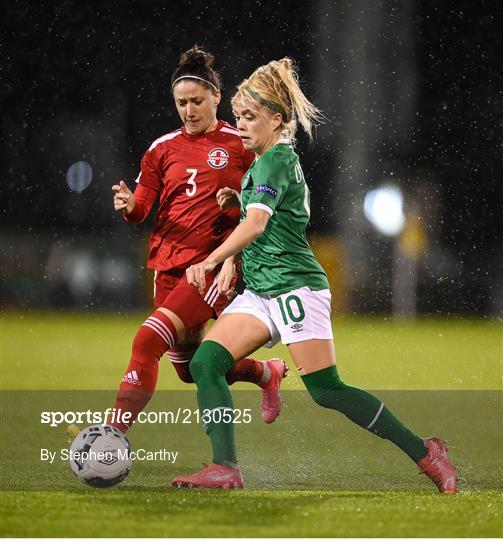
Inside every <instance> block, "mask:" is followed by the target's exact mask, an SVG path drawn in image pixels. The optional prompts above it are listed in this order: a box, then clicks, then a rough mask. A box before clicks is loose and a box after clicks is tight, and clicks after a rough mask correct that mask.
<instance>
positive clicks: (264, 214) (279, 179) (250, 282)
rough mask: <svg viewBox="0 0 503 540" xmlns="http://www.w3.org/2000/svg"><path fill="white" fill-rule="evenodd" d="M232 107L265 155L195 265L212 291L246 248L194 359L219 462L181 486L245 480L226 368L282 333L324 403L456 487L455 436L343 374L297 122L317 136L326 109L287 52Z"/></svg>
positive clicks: (442, 483)
mask: <svg viewBox="0 0 503 540" xmlns="http://www.w3.org/2000/svg"><path fill="white" fill-rule="evenodd" d="M232 106H233V110H234V114H235V116H236V119H237V128H238V130H239V132H240V136H241V139H242V141H243V145H244V147H245V148H246V149H247V150H252V151H253V152H255V155H256V158H255V161H254V162H253V164H252V165H251V167H250V168H249V169H248V171H247V173H246V174H245V176H244V177H243V180H242V184H241V223H240V224H239V225H238V227H237V228H236V229H235V230H234V231H233V232H232V233H231V235H230V236H229V237H228V238H227V239H226V240H225V242H223V244H221V245H220V246H219V247H218V248H217V249H215V250H214V251H213V252H212V253H211V254H210V255H209V256H208V257H207V259H206V260H204V261H203V262H201V263H199V264H196V265H193V266H191V267H190V268H188V269H187V278H188V281H189V283H191V284H193V285H194V286H196V287H197V288H198V289H199V290H200V291H203V290H204V287H205V275H206V273H208V272H211V271H212V270H213V269H214V268H215V266H216V265H217V264H219V263H221V262H222V261H224V260H225V259H226V258H227V257H231V256H234V255H236V254H238V253H240V252H242V259H243V272H244V279H245V282H246V289H245V291H244V293H243V294H242V295H241V296H239V297H237V298H236V299H235V300H234V302H233V303H232V304H231V305H230V306H228V307H227V308H226V309H225V310H224V312H223V314H222V316H221V317H220V318H219V319H218V321H217V322H216V323H215V325H214V326H213V328H212V329H211V331H210V332H209V333H208V334H207V335H206V337H205V338H204V341H203V343H202V344H201V346H200V347H199V349H198V351H197V352H196V355H195V356H194V358H193V360H192V363H191V365H190V371H191V373H192V376H193V378H194V380H195V382H196V384H197V389H198V392H197V399H198V404H199V408H200V411H201V414H202V419H203V421H204V423H205V427H206V431H207V434H208V435H209V437H210V439H211V443H212V447H213V463H212V464H211V465H206V466H205V468H204V469H203V470H202V471H200V472H198V473H195V474H191V475H186V476H179V477H177V478H174V479H173V481H172V484H173V485H175V486H179V487H181V486H184V487H208V488H231V487H235V488H240V487H243V480H242V476H241V473H240V470H239V467H238V465H237V458H236V450H235V443H234V426H233V423H232V422H225V421H222V418H223V417H224V416H225V415H224V414H223V413H227V414H229V413H230V414H232V410H233V402H232V398H231V394H230V391H229V388H228V386H227V383H226V381H225V374H226V372H227V371H228V369H229V368H230V367H231V366H232V365H233V364H234V362H235V361H236V360H237V359H239V358H243V357H245V356H247V355H248V354H250V353H251V352H253V351H255V350H257V349H258V348H260V347H262V346H264V345H269V346H272V345H273V344H275V343H277V342H278V341H279V340H281V341H282V342H283V343H284V344H285V345H286V346H287V347H288V350H289V353H290V355H291V357H292V359H293V361H294V363H295V365H296V366H297V369H298V371H299V374H300V375H301V378H302V381H303V382H304V384H305V386H306V388H307V390H308V392H309V394H310V395H311V397H312V398H313V400H314V401H315V402H316V403H318V404H319V405H321V406H322V407H325V408H329V409H334V410H336V411H339V412H341V413H343V414H344V415H346V416H347V417H348V418H349V419H350V420H352V421H353V422H354V423H356V424H358V425H359V426H361V427H363V428H364V429H367V430H369V431H371V432H372V433H374V434H376V435H378V436H379V437H382V438H384V439H388V440H390V441H391V442H393V443H394V444H395V445H397V446H398V447H399V448H401V449H402V450H403V451H404V452H405V453H406V454H407V455H408V456H409V457H410V458H411V459H412V460H413V461H414V462H415V463H417V465H418V467H419V468H420V470H421V471H422V472H423V473H424V474H426V475H427V476H428V477H429V478H431V480H432V481H433V482H434V483H435V484H436V485H437V487H438V489H439V491H441V492H443V493H455V492H456V491H457V477H456V469H455V468H454V467H453V466H452V465H451V463H450V462H449V461H448V459H447V455H446V451H447V448H446V446H445V443H444V442H443V441H442V440H441V439H439V438H436V437H433V438H428V439H422V438H421V437H419V436H417V435H416V434H415V433H413V432H412V431H410V430H409V429H408V428H407V427H406V426H404V425H403V424H402V423H401V422H400V421H399V420H398V419H397V418H396V417H395V416H394V415H393V414H392V413H391V412H390V411H389V409H388V408H387V407H386V406H385V405H384V404H383V403H382V402H381V401H379V399H377V398H376V397H374V396H373V395H371V394H369V393H368V392H365V391H364V390H360V389H359V388H355V387H352V386H348V385H347V384H345V383H344V382H342V381H341V379H340V377H339V375H338V372H337V367H336V361H335V350H334V345H333V336H332V325H331V320H330V290H329V285H328V281H327V278H326V275H325V272H324V271H323V268H322V267H321V266H320V264H319V263H318V261H317V260H316V259H315V257H314V255H313V253H312V251H311V248H310V247H309V244H308V242H307V240H306V227H307V224H308V221H309V213H310V209H309V189H308V187H307V184H306V182H305V180H304V175H303V173H302V168H301V166H300V163H299V157H298V156H297V154H296V153H295V151H294V149H293V146H292V140H293V137H294V136H295V131H296V125H297V123H300V124H301V126H302V127H303V129H304V131H305V132H306V133H307V134H308V135H309V136H310V137H311V133H312V126H313V124H314V123H315V122H316V121H317V120H319V118H320V116H321V115H320V112H319V110H318V109H317V108H316V107H315V106H314V105H313V104H312V103H311V102H310V101H309V100H308V99H307V98H306V96H305V95H304V94H303V92H302V90H301V89H300V87H299V83H298V75H297V72H296V70H295V68H294V66H293V63H292V61H291V60H290V59H288V58H284V59H282V60H280V61H273V62H270V63H269V64H267V65H265V66H262V67H260V68H258V69H257V70H256V71H255V72H254V73H253V74H252V75H251V76H250V78H249V79H246V80H245V81H243V82H242V83H241V84H240V85H239V87H238V90H237V93H236V94H235V96H234V97H233V99H232ZM217 198H218V202H219V204H220V206H221V207H222V208H224V207H226V206H228V205H229V204H231V203H232V201H233V200H235V199H236V198H235V197H234V193H233V192H232V190H230V189H226V188H225V189H223V190H220V192H219V193H218V194H217ZM225 287H226V284H225V283H224V284H222V288H223V289H225ZM216 413H218V414H216Z"/></svg>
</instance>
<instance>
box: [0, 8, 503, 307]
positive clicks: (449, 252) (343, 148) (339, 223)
mask: <svg viewBox="0 0 503 540" xmlns="http://www.w3.org/2000/svg"><path fill="white" fill-rule="evenodd" d="M2 11H3V13H2V67H1V71H0V73H1V96H2V119H1V128H2V129H1V137H2V144H1V147H0V155H1V167H2V171H3V178H2V182H1V185H2V192H3V195H2V201H3V204H2V218H1V221H2V228H1V231H0V241H1V246H2V249H1V259H0V260H1V264H2V281H1V285H0V292H1V305H2V307H3V308H24V309H26V308H30V309H35V308H37V309H38V308H43V307H52V308H59V309H68V308H79V309H94V308H106V309H110V308H112V309H123V308H129V307H138V306H145V305H146V304H147V303H148V296H147V293H146V291H145V279H144V278H145V277H146V274H145V272H144V269H143V268H142V265H143V264H144V261H145V253H146V246H147V238H148V232H149V229H150V227H149V224H144V225H142V226H140V227H134V226H128V225H127V224H125V223H124V222H123V220H122V219H121V218H120V217H119V216H118V215H116V214H115V213H114V212H113V207H112V194H111V190H110V186H111V185H112V184H113V183H115V182H116V181H117V180H119V179H121V178H124V179H126V180H127V182H128V184H129V185H130V186H132V185H133V180H134V178H135V177H136V175H137V173H138V166H139V162H140V159H141V156H142V154H143V152H144V151H145V149H146V148H147V147H148V146H149V144H150V143H151V142H152V141H153V140H154V139H155V138H157V137H158V136H159V135H162V134H164V133H166V132H168V131H171V130H173V129H175V128H176V127H178V124H179V120H178V118H177V115H176V111H175V109H174V106H173V105H172V101H171V97H170V89H169V79H170V76H171V73H172V70H173V68H174V67H175V66H176V62H177V59H178V56H179V54H180V52H181V51H182V50H184V49H186V48H188V47H190V46H192V45H193V44H194V43H198V44H201V45H204V46H206V47H207V48H208V50H210V51H212V52H213V53H214V54H215V55H216V68H217V69H219V70H220V71H221V73H222V75H223V79H224V83H225V89H224V100H223V102H224V103H225V106H223V107H222V108H221V109H220V116H221V117H224V118H225V119H228V120H231V114H230V109H229V107H228V105H227V103H228V100H229V98H230V96H231V93H232V91H233V87H234V86H235V85H236V84H237V83H238V82H239V81H240V80H241V79H242V78H243V77H245V76H246V75H248V74H250V73H251V72H252V71H253V70H254V69H255V68H256V67H257V66H258V65H261V64H263V63H266V62H267V61H269V60H271V59H275V58H280V57H282V56H290V57H292V58H294V59H295V60H296V61H297V62H298V65H299V66H300V72H301V76H302V81H303V84H304V87H305V89H306V92H307V95H308V96H310V97H311V98H312V99H313V100H314V101H315V102H316V103H317V104H318V105H319V106H320V107H321V108H322V109H323V110H324V112H325V114H326V116H327V119H328V121H327V123H326V124H325V125H324V126H321V127H320V128H319V129H318V135H317V140H316V143H315V145H314V146H313V147H310V146H309V144H307V143H306V141H305V139H304V138H303V137H302V136H301V137H300V140H299V145H298V149H299V152H300V154H301V158H302V162H303V168H304V171H305V173H306V177H307V180H308V183H309V185H310V187H311V191H312V224H311V229H310V235H311V238H313V239H316V238H318V237H319V238H323V239H325V240H326V239H329V243H328V244H323V245H325V246H326V245H330V239H331V238H333V239H334V242H336V244H334V245H337V246H339V248H337V249H338V251H337V254H338V256H340V257H341V258H344V268H345V276H346V278H345V284H344V287H342V286H341V289H344V302H343V303H342V305H343V309H344V310H346V311H348V312H359V313H387V312H390V311H391V309H392V303H393V302H392V298H391V296H392V293H391V291H392V283H391V281H392V277H391V276H392V273H393V271H392V270H393V257H394V255H393V253H394V249H396V248H394V245H393V244H394V241H393V240H392V239H388V238H385V237H383V236H381V235H379V234H378V233H377V232H376V231H375V230H374V229H373V228H372V227H371V226H370V224H369V223H368V222H367V221H366V220H365V218H364V217H363V213H362V211H361V209H362V205H363V199H362V197H363V195H364V194H365V193H366V192H367V191H368V190H370V189H372V188H374V187H376V186H378V185H379V184H380V183H382V182H388V181H393V182H395V183H396V184H397V185H398V186H400V188H401V189H402V191H403V192H404V194H405V200H406V204H409V205H412V203H411V201H413V202H414V201H415V204H416V205H418V208H419V213H420V215H421V222H422V223H423V227H424V231H423V232H424V234H425V235H426V237H427V244H426V249H425V251H424V253H422V254H421V255H420V256H418V259H419V260H418V262H417V311H418V312H419V313H430V314H435V313H443V314H447V313H466V314H480V315H484V316H498V315H499V314H500V313H501V310H502V308H503V295H502V288H503V287H502V281H503V278H502V276H503V252H502V249H501V235H500V232H501V224H502V219H501V216H502V214H503V212H502V210H503V209H502V205H501V192H502V189H501V186H502V180H501V162H502V157H501V156H502V150H503V147H502V113H503V107H502V103H503V99H502V75H501V52H499V53H498V52H497V51H498V43H499V45H501V41H500V38H501V28H502V22H503V14H502V10H501V7H500V4H499V3H498V2H472V1H459V2H454V1H452V0H451V1H447V2H438V1H431V0H429V1H419V0H417V1H416V2H414V1H412V0H410V1H401V2H399V1H385V2H384V1H383V2H378V1H375V2H372V1H367V2H365V1H352V2H351V1H346V2H328V1H318V2H306V1H297V0H294V1H290V2H260V1H244V2H239V3H233V2H223V1H221V2H219V1H215V0H213V1H208V2H195V1H186V2H149V1H143V2H119V1H107V0H105V1H103V2H96V1H94V2H76V1H59V2H54V3H49V2H45V1H42V2H38V3H36V2H10V3H4V5H3V6H2ZM79 160H85V161H88V162H89V163H90V164H91V165H92V167H93V171H94V177H93V182H92V184H91V185H90V187H89V188H87V189H86V190H85V191H84V192H83V193H81V194H78V193H74V192H72V191H70V190H69V189H68V187H67V185H66V180H65V175H66V171H67V169H68V167H69V166H70V165H71V164H72V163H74V162H76V161H79ZM341 246H342V247H341ZM325 249H326V248H325ZM413 312H415V308H414V309H412V311H411V314H413Z"/></svg>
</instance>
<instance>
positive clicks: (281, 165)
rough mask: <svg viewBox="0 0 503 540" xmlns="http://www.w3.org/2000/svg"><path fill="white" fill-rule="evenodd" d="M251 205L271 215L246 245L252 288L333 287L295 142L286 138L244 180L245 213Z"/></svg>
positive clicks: (269, 291)
mask: <svg viewBox="0 0 503 540" xmlns="http://www.w3.org/2000/svg"><path fill="white" fill-rule="evenodd" d="M250 208H260V209H262V210H265V211H266V212H268V213H269V214H270V215H271V217H270V219H269V222H268V223H267V226H266V229H265V231H264V233H263V234H262V235H261V236H259V237H258V238H257V239H256V240H255V241H254V242H252V243H251V244H250V245H249V246H247V247H246V248H245V249H244V250H243V274H244V280H245V283H246V285H247V288H248V289H250V290H251V291H252V292H254V293H256V294H259V295H262V296H275V295H278V294H282V293H284V292H288V291H291V290H293V289H299V288H300V287H305V286H307V287H309V288H310V289H312V290H314V291H318V290H321V289H328V288H329V285H328V281H327V276H326V275H325V272H324V271H323V268H322V267H321V265H320V264H319V262H318V261H317V260H316V259H315V257H314V255H313V252H312V251H311V248H310V247H309V244H308V242H307V239H306V227H307V224H308V222H309V214H310V209H309V188H308V187H307V184H306V181H305V179H304V174H303V172H302V168H301V166H300V163H299V156H298V155H297V154H296V153H295V152H294V150H293V147H292V146H291V145H290V144H285V143H283V142H280V143H278V144H276V145H275V146H273V147H272V148H270V149H269V150H268V151H267V152H265V153H264V154H263V155H262V156H260V158H258V159H256V160H255V161H254V162H253V164H252V165H251V167H250V168H249V169H248V171H247V173H246V174H245V175H244V177H243V180H242V183H241V219H242V220H243V219H244V218H245V217H246V212H247V210H248V209H250Z"/></svg>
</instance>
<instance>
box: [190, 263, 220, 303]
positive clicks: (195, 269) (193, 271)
mask: <svg viewBox="0 0 503 540" xmlns="http://www.w3.org/2000/svg"><path fill="white" fill-rule="evenodd" d="M215 266H216V263H214V262H210V261H208V259H206V260H204V261H203V262H201V263H198V264H193V265H192V266H189V267H188V268H187V270H185V274H186V275H187V281H188V283H189V285H192V286H193V287H195V288H196V289H197V290H198V291H199V292H200V293H201V294H204V291H205V288H206V273H207V272H211V271H212V270H213V269H214V268H215Z"/></svg>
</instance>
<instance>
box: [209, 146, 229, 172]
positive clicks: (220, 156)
mask: <svg viewBox="0 0 503 540" xmlns="http://www.w3.org/2000/svg"><path fill="white" fill-rule="evenodd" d="M228 162H229V152H227V150H225V149H224V148H213V150H210V151H209V153H208V165H209V166H210V167H213V168H214V169H223V168H224V167H225V166H226V165H227V163H228Z"/></svg>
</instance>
